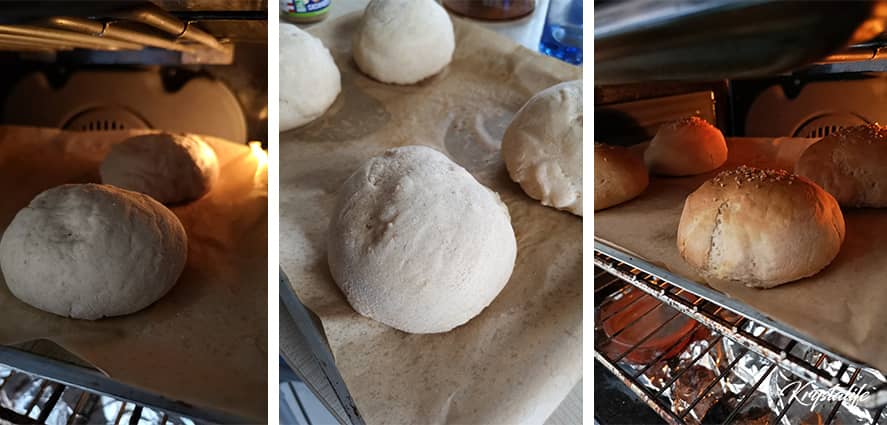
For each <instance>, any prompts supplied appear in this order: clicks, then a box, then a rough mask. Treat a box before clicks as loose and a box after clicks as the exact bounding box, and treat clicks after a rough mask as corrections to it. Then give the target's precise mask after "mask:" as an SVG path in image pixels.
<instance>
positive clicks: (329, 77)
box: [279, 24, 342, 131]
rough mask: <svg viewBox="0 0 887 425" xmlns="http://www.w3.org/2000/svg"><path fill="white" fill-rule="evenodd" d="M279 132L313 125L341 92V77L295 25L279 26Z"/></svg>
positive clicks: (324, 51)
mask: <svg viewBox="0 0 887 425" xmlns="http://www.w3.org/2000/svg"><path fill="white" fill-rule="evenodd" d="M279 60H280V130H281V131H286V130H290V129H293V128H296V127H301V126H303V125H305V124H308V123H309V122H311V121H314V120H315V119H317V118H318V117H320V116H321V115H323V113H324V112H326V110H327V109H329V107H330V105H332V104H333V101H335V100H336V97H337V96H339V92H341V91H342V76H341V75H340V74H339V68H338V67H337V66H336V62H335V61H333V55H331V54H330V51H329V49H327V48H326V47H324V45H323V43H322V42H321V41H320V40H319V39H317V38H315V37H314V36H312V35H311V34H308V33H307V32H305V31H302V30H301V29H299V27H297V26H295V25H288V24H280V59H279Z"/></svg>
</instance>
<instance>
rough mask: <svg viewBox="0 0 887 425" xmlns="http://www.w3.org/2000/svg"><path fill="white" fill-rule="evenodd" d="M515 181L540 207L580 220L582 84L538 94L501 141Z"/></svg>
mask: <svg viewBox="0 0 887 425" xmlns="http://www.w3.org/2000/svg"><path fill="white" fill-rule="evenodd" d="M502 159H503V160H504V161H505V167H506V168H508V174H509V175H510V176H511V179H512V180H514V181H515V182H517V183H519V184H520V186H521V188H523V190H524V192H526V193H527V195H529V196H530V197H531V198H533V199H538V200H540V201H542V205H547V206H550V207H555V208H557V209H559V210H567V211H569V212H571V213H573V214H576V215H579V216H581V215H582V81H581V80H576V81H568V82H566V83H561V84H558V85H556V86H552V87H549V88H547V89H545V90H542V91H541V92H539V93H536V95H535V96H533V97H532V98H530V100H529V101H528V102H527V104H526V105H524V106H523V107H522V108H521V109H520V110H519V111H518V112H517V115H515V116H514V119H513V120H512V121H511V124H510V125H509V126H508V129H507V130H505V135H504V136H503V137H502Z"/></svg>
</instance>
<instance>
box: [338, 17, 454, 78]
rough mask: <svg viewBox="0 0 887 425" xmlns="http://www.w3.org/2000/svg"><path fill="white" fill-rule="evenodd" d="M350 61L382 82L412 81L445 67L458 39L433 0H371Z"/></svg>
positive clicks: (360, 26) (361, 23) (357, 34)
mask: <svg viewBox="0 0 887 425" xmlns="http://www.w3.org/2000/svg"><path fill="white" fill-rule="evenodd" d="M353 46H354V48H353V50H354V62H356V63H357V66H358V67H360V69H361V70H362V71H363V72H364V73H366V74H367V75H369V76H370V77H372V78H374V79H376V80H379V81H381V82H383V83H394V84H413V83H416V82H419V81H422V80H424V79H426V78H428V77H430V76H432V75H434V74H437V73H438V72H440V71H441V70H443V69H444V67H446V66H447V65H448V64H449V63H450V60H452V59H453V50H454V49H455V47H456V40H455V37H454V35H453V23H452V22H450V16H449V15H447V12H446V10H444V8H443V7H442V6H441V5H439V4H437V2H436V1H434V0H371V1H370V4H369V5H367V8H366V10H365V11H364V12H363V18H362V19H361V21H360V25H359V26H358V28H357V32H356V33H355V35H354V43H353Z"/></svg>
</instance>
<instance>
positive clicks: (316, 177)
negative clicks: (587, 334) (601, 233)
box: [280, 15, 582, 424]
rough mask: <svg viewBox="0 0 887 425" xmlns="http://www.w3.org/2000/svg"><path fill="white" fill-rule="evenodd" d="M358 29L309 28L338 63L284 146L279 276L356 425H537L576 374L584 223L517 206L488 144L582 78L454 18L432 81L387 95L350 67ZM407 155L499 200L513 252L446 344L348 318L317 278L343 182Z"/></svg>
mask: <svg viewBox="0 0 887 425" xmlns="http://www.w3.org/2000/svg"><path fill="white" fill-rule="evenodd" d="M356 19H357V16H356V15H350V16H345V17H342V18H340V19H337V20H335V21H332V22H329V23H327V24H325V25H323V26H320V27H315V28H312V32H313V33H314V34H315V35H317V36H318V37H320V38H321V39H322V40H323V42H324V44H325V45H326V46H327V47H329V48H330V50H331V51H332V52H333V54H334V56H335V59H336V63H337V65H338V66H339V69H340V70H341V72H342V86H343V88H342V94H341V95H340V96H339V98H338V99H337V100H336V102H335V104H334V105H333V107H332V108H331V110H330V111H328V112H327V113H326V114H325V115H324V117H322V118H321V119H320V120H319V121H316V122H314V123H312V124H310V125H308V126H307V127H304V128H300V129H297V130H295V131H291V132H287V133H283V134H281V142H280V143H281V147H280V149H281V152H280V163H281V181H280V201H281V205H280V214H281V218H280V229H281V230H280V231H281V234H280V249H281V253H280V258H281V263H282V266H283V269H284V271H285V272H286V273H287V275H288V276H289V278H290V280H291V282H292V284H293V285H294V287H295V288H294V289H295V291H296V293H297V295H298V296H299V297H300V299H301V300H302V301H303V303H304V304H305V305H306V306H307V307H308V308H310V309H311V310H312V311H313V312H314V313H315V314H317V315H318V316H319V317H320V320H321V321H322V323H323V329H324V331H325V332H326V336H327V338H328V340H329V344H330V346H331V348H332V352H333V355H334V356H335V359H336V365H337V366H338V368H339V371H340V372H341V374H342V376H343V378H344V380H345V383H346V385H347V386H348V388H349V390H350V392H351V395H352V396H353V397H354V400H355V401H356V403H357V407H358V410H359V411H360V412H361V414H362V416H363V417H364V418H365V419H366V421H367V423H370V424H380V423H411V424H433V423H462V424H480V423H489V424H517V423H542V422H543V421H545V419H546V418H547V417H548V416H549V415H550V414H551V412H552V411H554V409H555V408H556V407H557V405H558V404H559V403H560V402H561V401H562V400H563V399H564V397H565V396H566V395H567V394H568V393H569V391H570V389H571V388H572V387H573V386H574V385H575V384H576V383H577V382H578V381H579V379H580V378H581V375H582V357H581V354H582V340H581V335H582V219H581V218H580V217H577V216H574V215H571V214H569V213H565V212H560V211H557V210H555V209H552V208H548V207H544V206H542V205H541V204H540V203H539V202H537V201H535V200H533V199H531V198H529V197H528V196H526V195H525V194H524V193H523V191H522V190H521V189H520V186H518V185H517V184H515V183H513V182H512V181H511V180H510V179H509V178H508V175H507V172H506V170H505V166H504V165H503V163H502V162H501V160H500V156H499V144H500V138H501V135H502V133H504V131H505V127H506V126H507V125H508V122H509V120H510V118H511V116H512V115H513V114H514V113H515V112H516V111H517V110H518V109H519V108H520V107H521V106H522V105H523V103H525V102H526V101H527V100H528V99H529V98H530V96H532V95H533V94H534V93H536V92H538V91H540V90H542V89H545V88H547V87H549V86H552V85H554V84H556V83H559V82H561V81H567V80H572V79H578V78H580V75H581V73H580V69H579V68H575V67H573V66H571V65H568V64H565V63H561V62H558V61H557V60H555V59H551V58H547V57H543V56H540V55H538V54H536V53H533V52H531V51H529V50H527V49H524V48H522V47H520V46H518V45H516V44H515V43H513V42H512V41H510V40H508V39H507V38H504V37H502V36H499V35H497V34H495V33H493V32H491V31H488V30H484V29H482V28H479V27H477V26H475V25H472V24H470V23H467V22H464V21H461V20H459V19H454V25H455V30H456V53H455V57H454V60H453V62H452V63H451V64H450V66H449V67H448V68H447V69H446V70H445V71H444V72H443V73H442V74H441V75H438V76H435V77H433V78H431V79H429V80H428V81H424V82H422V83H420V84H418V85H414V86H392V85H384V84H381V83H377V82H375V81H372V80H370V79H369V78H368V77H365V76H363V75H362V74H360V72H359V71H358V70H357V69H356V68H355V65H354V63H353V61H352V59H351V53H350V45H351V41H350V40H351V34H352V32H353V28H354V25H355V24H356V22H357V20H356ZM410 54H418V55H421V54H422V53H421V52H410ZM281 78H285V76H281ZM410 144H424V145H428V146H432V147H434V148H436V149H438V150H440V151H442V152H445V153H446V154H447V155H449V157H450V158H452V159H453V160H454V161H456V162H458V163H459V164H461V165H462V166H464V167H466V168H467V169H468V170H469V171H470V172H472V174H473V175H474V176H475V177H476V178H477V179H478V180H479V181H480V182H481V183H482V184H484V185H486V186H488V187H490V188H492V189H493V190H495V191H497V192H498V193H499V195H500V196H501V197H502V200H503V201H504V202H505V203H506V204H507V206H508V210H509V212H510V213H511V219H512V226H513V227H514V230H515V234H516V236H517V240H518V258H517V264H516V265H515V268H514V272H513V274H512V276H511V280H510V281H509V282H508V284H507V285H506V286H505V289H504V290H503V291H502V292H501V293H500V294H499V296H498V297H497V298H496V299H495V301H494V302H493V303H492V304H491V305H490V306H489V307H487V308H486V309H485V310H484V311H483V312H482V313H481V314H480V315H479V316H478V317H475V318H474V319H473V320H471V321H470V322H468V323H467V324H466V325H464V326H461V327H459V328H456V329H454V330H453V331H450V332H448V333H444V334H433V335H411V334H407V333H403V332H400V331H397V330H395V329H392V328H389V327H387V326H385V325H383V324H381V323H378V322H375V321H373V320H371V319H368V318H365V317H363V316H360V315H358V314H357V313H355V312H354V310H352V309H351V307H350V306H349V305H348V303H347V302H346V300H345V298H344V296H343V295H342V293H341V292H340V291H339V289H338V287H337V286H336V285H335V283H334V282H333V280H332V277H331V276H330V274H329V269H328V266H327V258H326V242H325V241H326V233H327V226H328V224H329V217H330V215H331V213H332V208H333V204H334V200H335V195H336V192H337V191H338V190H339V188H340V187H341V185H342V183H343V182H344V181H345V179H347V178H348V176H349V175H350V174H351V173H352V172H354V171H355V170H356V169H357V168H358V167H359V166H360V164H361V163H362V162H363V161H365V160H367V159H369V158H370V157H372V156H375V155H379V154H381V153H382V152H383V151H384V150H385V149H387V148H392V147H397V146H403V145H410ZM281 338H292V336H291V335H283V334H281ZM283 345H284V344H283V343H281V346H283Z"/></svg>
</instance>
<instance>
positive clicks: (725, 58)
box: [594, 0, 887, 84]
mask: <svg viewBox="0 0 887 425" xmlns="http://www.w3.org/2000/svg"><path fill="white" fill-rule="evenodd" d="M594 19H595V29H594V61H595V82H596V83H598V84H618V83H630V82H639V81H650V80H695V81H712V80H720V79H725V78H753V77H763V76H770V75H776V74H780V73H785V72H788V71H792V70H796V69H798V68H800V67H803V66H806V65H809V64H812V63H817V62H822V61H826V62H834V61H866V60H868V61H871V60H876V59H879V56H878V55H879V52H880V51H881V49H882V47H883V46H884V45H885V43H884V41H885V38H884V36H883V34H884V31H885V26H887V3H885V2H882V1H853V2H834V1H806V2H801V1H777V2H769V1H762V0H708V1H698V0H674V1H668V2H663V1H659V0H626V1H597V2H595V16H594Z"/></svg>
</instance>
